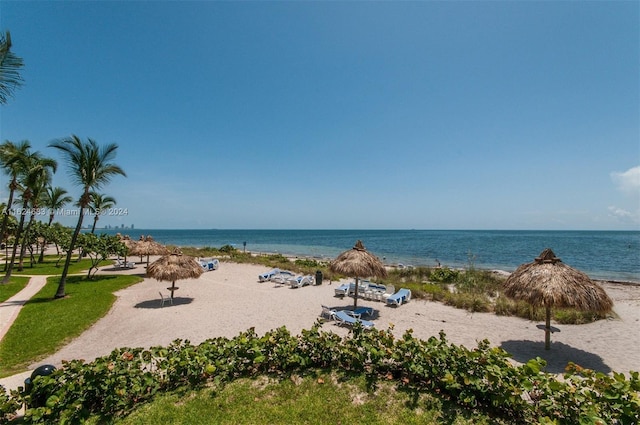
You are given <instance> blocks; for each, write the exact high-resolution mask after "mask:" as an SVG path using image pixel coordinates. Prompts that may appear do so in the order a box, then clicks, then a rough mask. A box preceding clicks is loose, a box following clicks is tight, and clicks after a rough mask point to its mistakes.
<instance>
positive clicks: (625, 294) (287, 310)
mask: <svg viewBox="0 0 640 425" xmlns="http://www.w3.org/2000/svg"><path fill="white" fill-rule="evenodd" d="M135 271H137V272H138V273H141V272H143V271H144V269H143V268H142V267H140V266H139V267H138V268H137V270H135ZM265 271H267V268H265V267H263V266H257V265H246V264H234V263H221V265H220V268H219V269H218V270H216V271H211V272H205V273H204V274H203V275H202V276H201V277H200V278H199V279H196V280H185V281H179V282H177V284H176V286H178V287H179V288H180V289H179V290H178V291H176V295H175V296H176V298H175V299H174V304H173V305H168V304H165V307H162V308H161V303H160V295H159V293H158V291H162V292H163V294H165V295H167V294H168V291H167V289H166V288H167V287H168V286H171V285H170V284H167V283H166V282H158V281H156V280H154V279H148V278H147V279H145V280H144V282H142V283H140V284H137V285H134V286H132V287H130V288H127V289H125V290H122V291H119V292H118V293H117V295H118V300H117V301H116V303H115V304H114V306H113V308H112V309H111V311H110V312H109V313H108V314H107V315H106V316H105V317H104V318H103V319H101V320H100V321H98V322H97V323H96V324H95V325H94V326H93V327H92V328H91V329H89V330H88V331H86V332H85V333H84V334H82V335H81V336H80V337H79V338H77V339H76V340H74V341H72V342H71V343H70V344H68V345H67V346H65V347H64V348H62V349H61V350H60V351H59V352H57V353H56V354H54V355H53V356H51V357H49V358H47V359H44V360H43V361H40V362H38V363H37V365H39V364H44V363H52V364H55V365H60V364H61V361H62V360H63V359H74V358H75V359H85V360H86V361H91V360H93V359H95V358H96V357H100V356H103V355H107V354H109V353H110V352H111V351H112V350H113V349H114V348H117V347H150V346H154V345H167V344H169V343H170V342H172V341H173V340H175V339H178V338H179V339H186V340H189V341H191V342H192V343H194V344H197V343H200V342H202V341H204V340H206V339H208V338H214V337H219V336H224V337H233V336H236V335H237V334H238V333H240V332H241V331H245V330H247V329H248V328H250V327H254V328H255V330H256V332H257V333H258V334H259V335H262V334H264V333H265V332H267V331H269V330H271V329H275V328H277V327H280V326H283V325H284V326H286V327H287V328H288V329H289V331H290V332H292V333H294V334H298V333H300V331H301V330H302V329H308V328H310V327H311V326H312V325H313V323H314V322H315V321H316V320H317V319H318V318H319V315H320V313H321V310H322V309H321V305H323V304H324V305H327V306H329V307H332V308H345V307H348V306H351V305H353V299H352V298H349V297H345V298H336V297H335V296H334V289H335V288H336V286H337V285H338V284H337V283H336V282H334V283H333V284H332V285H329V284H328V282H327V281H326V280H325V282H324V283H323V284H322V285H319V286H306V287H303V288H297V289H291V288H289V287H286V286H280V287H277V286H276V285H274V284H273V283H271V282H265V283H259V282H258V279H257V277H258V275H259V274H260V273H264V272H265ZM603 286H604V288H605V290H606V291H607V293H608V294H609V296H610V297H611V298H612V299H613V300H614V311H615V313H616V315H617V318H616V319H610V320H601V321H598V322H596V323H591V324H587V325H559V324H554V327H556V328H559V329H560V332H556V333H554V334H553V335H552V337H551V342H552V344H551V350H549V351H546V350H544V331H543V330H541V329H538V327H537V326H536V325H539V324H540V323H538V322H531V321H528V320H524V319H520V318H514V317H502V316H496V315H495V314H492V313H473V314H472V313H469V312H467V311H464V310H459V309H456V308H453V307H448V306H445V305H443V304H441V303H437V302H427V301H420V300H416V299H413V300H411V301H410V302H409V303H408V304H405V305H403V306H401V307H388V306H386V305H385V304H383V303H380V302H375V301H366V300H358V305H363V306H370V307H373V308H374V309H375V312H374V316H373V318H372V319H371V320H373V321H374V322H375V325H376V328H378V329H387V327H388V326H389V325H390V324H393V326H394V334H395V335H397V336H401V335H402V334H403V333H404V332H405V331H406V330H407V329H413V330H414V335H415V336H416V337H419V338H423V339H427V338H429V337H431V336H436V337H437V336H438V333H439V332H440V330H443V331H444V332H445V333H446V335H447V339H448V340H449V341H450V342H452V343H455V344H461V345H464V346H466V347H468V348H475V347H476V346H477V341H479V340H482V339H485V338H486V339H488V340H489V342H490V343H491V345H493V346H501V347H503V348H505V349H506V350H507V351H509V352H510V353H512V354H513V356H514V360H516V361H518V362H525V361H527V360H528V359H530V358H534V357H536V356H539V357H542V358H544V359H545V360H547V362H548V366H547V371H549V372H554V373H559V372H562V371H563V370H564V367H565V366H566V364H567V362H569V361H573V362H576V363H578V364H580V365H582V366H583V367H587V368H593V369H596V370H600V371H603V372H610V371H612V370H613V371H617V372H628V371H630V370H636V371H638V370H640V350H639V349H638V347H639V346H640V286H633V285H622V284H614V283H604V284H603ZM323 329H325V330H330V331H333V332H336V333H338V334H340V335H346V334H347V333H348V329H346V328H343V327H339V326H337V325H335V324H334V323H333V322H328V323H325V324H324V325H323ZM34 366H36V365H34Z"/></svg>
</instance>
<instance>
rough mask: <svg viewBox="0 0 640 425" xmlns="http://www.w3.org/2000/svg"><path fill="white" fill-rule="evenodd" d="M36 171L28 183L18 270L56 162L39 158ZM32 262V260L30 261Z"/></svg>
mask: <svg viewBox="0 0 640 425" xmlns="http://www.w3.org/2000/svg"><path fill="white" fill-rule="evenodd" d="M36 165H37V167H38V168H37V169H38V171H34V173H35V175H34V177H33V179H32V180H31V181H29V182H28V183H29V184H30V185H31V188H30V189H31V199H30V200H29V206H30V207H31V217H30V218H29V223H28V224H27V227H26V229H25V230H24V236H23V238H22V242H21V244H20V257H19V260H18V270H20V271H22V267H23V261H24V254H25V253H26V249H27V246H28V245H30V244H29V236H30V231H31V228H32V226H33V223H34V222H35V219H36V213H37V211H38V209H39V208H40V205H41V202H42V198H43V194H44V192H45V190H46V188H47V187H49V186H50V185H51V172H50V171H52V172H54V173H55V172H56V169H57V167H58V164H57V163H56V162H55V161H54V160H53V159H51V158H41V159H38V160H37V162H36ZM32 258H33V256H32ZM32 262H33V261H32Z"/></svg>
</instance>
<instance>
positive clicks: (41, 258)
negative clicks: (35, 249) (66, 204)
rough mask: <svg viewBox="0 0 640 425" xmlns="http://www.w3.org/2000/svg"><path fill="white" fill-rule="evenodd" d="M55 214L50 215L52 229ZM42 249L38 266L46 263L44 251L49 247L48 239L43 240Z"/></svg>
mask: <svg viewBox="0 0 640 425" xmlns="http://www.w3.org/2000/svg"><path fill="white" fill-rule="evenodd" d="M51 211H53V210H51ZM53 215H54V214H53V213H51V214H49V227H51V223H53ZM42 239H43V241H42V249H40V257H38V264H42V263H44V250H45V249H46V247H47V239H46V238H42Z"/></svg>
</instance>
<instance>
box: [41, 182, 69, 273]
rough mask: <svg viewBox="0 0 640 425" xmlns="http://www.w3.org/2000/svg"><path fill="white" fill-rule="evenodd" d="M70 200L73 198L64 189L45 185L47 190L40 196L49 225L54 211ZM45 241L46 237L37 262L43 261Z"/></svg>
mask: <svg viewBox="0 0 640 425" xmlns="http://www.w3.org/2000/svg"><path fill="white" fill-rule="evenodd" d="M71 201H73V199H72V198H71V196H69V195H67V191H66V190H65V189H63V188H61V187H58V186H56V187H51V185H49V186H47V190H46V191H45V193H44V194H43V197H42V206H43V207H44V208H46V209H47V210H48V211H49V224H48V225H49V226H51V223H53V218H54V217H55V214H56V211H58V210H60V209H61V208H62V207H64V206H65V205H67V204H68V203H69V202H71ZM47 242H48V241H47V239H46V238H44V240H43V241H42V249H41V250H40V257H39V258H38V263H42V262H43V261H44V248H45V247H46V246H47Z"/></svg>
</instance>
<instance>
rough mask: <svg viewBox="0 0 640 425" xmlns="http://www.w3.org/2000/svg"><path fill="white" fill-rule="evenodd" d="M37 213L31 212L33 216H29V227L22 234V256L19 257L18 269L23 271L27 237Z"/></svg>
mask: <svg viewBox="0 0 640 425" xmlns="http://www.w3.org/2000/svg"><path fill="white" fill-rule="evenodd" d="M35 218H36V216H35V214H33V213H31V217H29V223H27V228H26V229H24V233H23V236H22V243H21V244H20V257H19V258H18V271H19V272H21V271H22V270H23V269H24V254H26V253H27V243H28V241H27V238H28V237H29V231H30V230H31V225H32V224H33V222H34V221H35Z"/></svg>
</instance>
